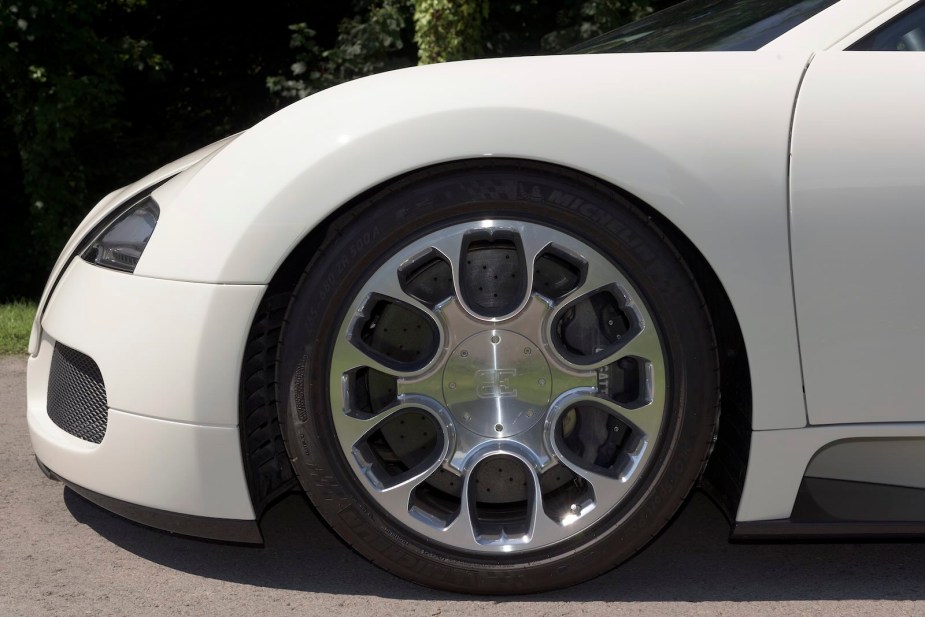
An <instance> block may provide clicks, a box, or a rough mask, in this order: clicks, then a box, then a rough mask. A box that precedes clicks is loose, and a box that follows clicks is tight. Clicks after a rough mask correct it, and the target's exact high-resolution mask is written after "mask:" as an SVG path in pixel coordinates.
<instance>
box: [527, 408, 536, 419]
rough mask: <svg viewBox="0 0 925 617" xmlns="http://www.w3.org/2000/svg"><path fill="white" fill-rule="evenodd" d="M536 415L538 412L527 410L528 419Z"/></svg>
mask: <svg viewBox="0 0 925 617" xmlns="http://www.w3.org/2000/svg"><path fill="white" fill-rule="evenodd" d="M534 413H536V412H535V411H533V410H532V409H528V410H527V417H528V418H532V417H533V414H534Z"/></svg>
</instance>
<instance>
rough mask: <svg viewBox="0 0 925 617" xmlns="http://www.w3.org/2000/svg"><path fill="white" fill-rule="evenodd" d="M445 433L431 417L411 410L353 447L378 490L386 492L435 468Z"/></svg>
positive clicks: (388, 421)
mask: <svg viewBox="0 0 925 617" xmlns="http://www.w3.org/2000/svg"><path fill="white" fill-rule="evenodd" d="M442 448H443V433H442V431H441V430H440V428H439V426H437V422H436V421H435V420H434V418H433V417H431V416H430V415H429V414H427V413H424V412H421V411H416V410H413V409H409V410H406V411H401V412H398V413H395V414H393V415H391V416H390V417H389V418H388V420H386V421H385V422H383V423H382V424H381V425H379V426H378V427H377V428H376V430H373V431H371V432H370V433H369V434H368V435H367V436H366V437H365V438H364V439H362V440H361V441H359V442H358V443H357V444H356V445H355V446H354V453H355V456H356V457H357V461H358V462H359V463H360V466H361V468H363V469H365V470H366V475H367V477H368V478H369V479H370V481H371V482H372V483H373V485H374V486H375V487H376V488H379V489H387V488H390V487H393V486H396V485H398V484H400V483H402V482H404V481H406V480H408V479H409V478H412V477H414V476H416V475H419V474H420V473H422V472H423V471H424V470H426V469H427V468H429V467H430V466H432V465H433V463H434V460H435V458H436V457H437V456H438V455H439V454H440V452H441V451H442Z"/></svg>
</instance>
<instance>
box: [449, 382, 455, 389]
mask: <svg viewBox="0 0 925 617" xmlns="http://www.w3.org/2000/svg"><path fill="white" fill-rule="evenodd" d="M447 387H448V388H449V389H450V390H455V389H456V382H455V381H451V382H450V383H448V384H447Z"/></svg>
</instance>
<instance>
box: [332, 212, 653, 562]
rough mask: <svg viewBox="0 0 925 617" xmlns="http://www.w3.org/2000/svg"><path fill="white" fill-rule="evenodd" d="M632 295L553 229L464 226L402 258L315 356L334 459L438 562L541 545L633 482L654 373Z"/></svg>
mask: <svg viewBox="0 0 925 617" xmlns="http://www.w3.org/2000/svg"><path fill="white" fill-rule="evenodd" d="M662 348H663V345H662V341H661V340H660V336H659V332H658V330H657V328H656V325H655V322H654V321H653V319H652V318H651V316H650V314H649V312H648V310H647V308H646V306H645V303H644V302H643V300H642V297H641V296H640V294H639V293H638V291H637V290H636V289H635V288H634V287H633V285H632V284H631V283H630V282H629V280H628V279H627V277H626V276H624V275H623V273H622V272H621V271H620V270H619V269H618V268H616V267H615V266H614V265H613V264H612V263H611V262H610V261H609V260H608V259H607V258H606V257H605V256H604V255H602V254H601V253H600V252H598V251H597V250H595V249H594V248H592V247H591V246H589V245H587V244H585V243H583V242H581V241H579V240H577V239H576V238H574V237H572V236H570V235H567V234H564V233H562V232H559V231H557V230H555V229H553V228H551V227H548V226H545V225H540V224H536V223H527V222H522V221H516V220H480V221H476V222H470V223H464V224H458V225H454V226H451V227H446V228H444V229H441V230H439V231H437V232H434V233H431V234H429V235H427V236H425V237H423V238H421V239H419V240H416V241H414V242H412V243H410V244H409V245H407V246H404V247H402V248H401V249H400V250H399V251H398V252H397V253H395V254H393V255H392V256H391V257H390V258H388V259H387V260H386V261H385V263H383V264H382V265H381V266H379V267H378V268H377V269H376V270H375V271H374V273H373V275H372V276H371V277H370V278H369V279H368V280H367V281H366V282H365V283H364V284H363V286H362V288H361V289H360V290H359V292H358V293H356V295H355V296H354V300H353V301H352V304H351V305H350V306H349V308H348V310H347V313H346V316H345V317H344V318H343V320H342V322H341V323H340V325H339V330H338V332H337V336H336V339H335V342H334V345H333V349H332V352H331V359H330V375H329V377H330V381H329V395H330V401H331V409H332V410H333V411H332V413H333V425H334V429H335V432H336V435H337V440H338V442H339V445H340V448H341V450H342V452H343V454H344V456H345V458H346V460H347V462H348V464H349V466H350V468H351V469H352V471H353V473H354V475H355V477H356V479H357V480H358V482H359V483H360V485H361V486H362V487H363V489H365V491H366V492H367V493H368V494H369V496H370V497H371V498H372V499H373V500H374V501H375V502H376V503H378V504H379V505H380V506H381V507H382V508H383V509H384V510H385V511H386V512H387V513H388V514H389V515H390V516H391V517H392V518H393V519H395V520H396V521H398V522H400V523H401V524H402V525H404V526H406V527H407V528H409V529H411V530H414V531H415V532H417V533H418V534H420V535H422V536H424V537H426V538H428V539H430V540H433V541H435V542H437V543H440V544H443V545H446V546H449V547H451V548H453V549H457V550H462V551H470V552H478V553H499V552H503V553H510V552H517V551H528V550H534V549H539V548H542V547H547V546H550V545H553V544H556V543H558V542H560V541H563V540H565V539H567V538H569V537H571V536H573V535H575V534H577V533H578V532H580V531H582V530H584V529H586V528H588V527H589V526H591V525H593V524H594V523H595V522H596V521H599V520H601V519H602V518H604V517H605V516H606V515H607V514H608V513H609V512H612V511H613V510H614V509H615V508H616V507H618V506H619V505H620V504H621V503H622V502H623V501H624V500H625V499H626V497H627V495H628V493H629V492H630V491H631V490H632V489H633V487H634V485H635V484H636V483H637V481H638V480H639V478H640V477H641V475H642V474H643V473H644V472H645V470H646V469H647V465H648V463H649V460H650V457H651V455H652V453H653V452H654V450H655V447H656V444H657V442H658V439H659V434H660V431H661V430H662V428H663V424H664V423H665V405H666V403H665V399H666V374H665V373H666V368H665V366H666V362H665V358H664V355H663V351H662Z"/></svg>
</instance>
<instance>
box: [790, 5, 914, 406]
mask: <svg viewBox="0 0 925 617" xmlns="http://www.w3.org/2000/svg"><path fill="white" fill-rule="evenodd" d="M922 51H925V2H918V3H916V4H914V5H913V6H912V7H910V8H907V9H906V10H904V11H902V12H901V13H899V14H898V15H896V16H895V17H893V18H892V19H890V20H889V21H887V22H886V23H885V24H884V25H882V26H880V27H878V28H877V29H875V30H874V31H873V32H872V33H870V34H869V35H867V36H864V37H863V38H862V39H860V40H859V41H857V42H856V43H854V44H852V45H850V46H849V47H848V48H847V49H844V50H837V51H825V52H822V53H818V54H816V55H815V57H814V58H813V59H812V61H811V63H810V65H809V68H808V69H807V72H806V75H805V77H804V80H803V85H802V87H801V90H800V93H799V96H798V99H797V104H796V107H795V114H794V121H793V133H792V145H791V246H792V253H793V279H794V292H795V299H796V312H797V324H798V328H799V338H800V349H801V354H802V363H803V374H804V384H805V395H806V403H807V411H808V415H809V421H810V424H835V423H852V422H911V421H925V53H921V52H922ZM916 52H918V53H916Z"/></svg>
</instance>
